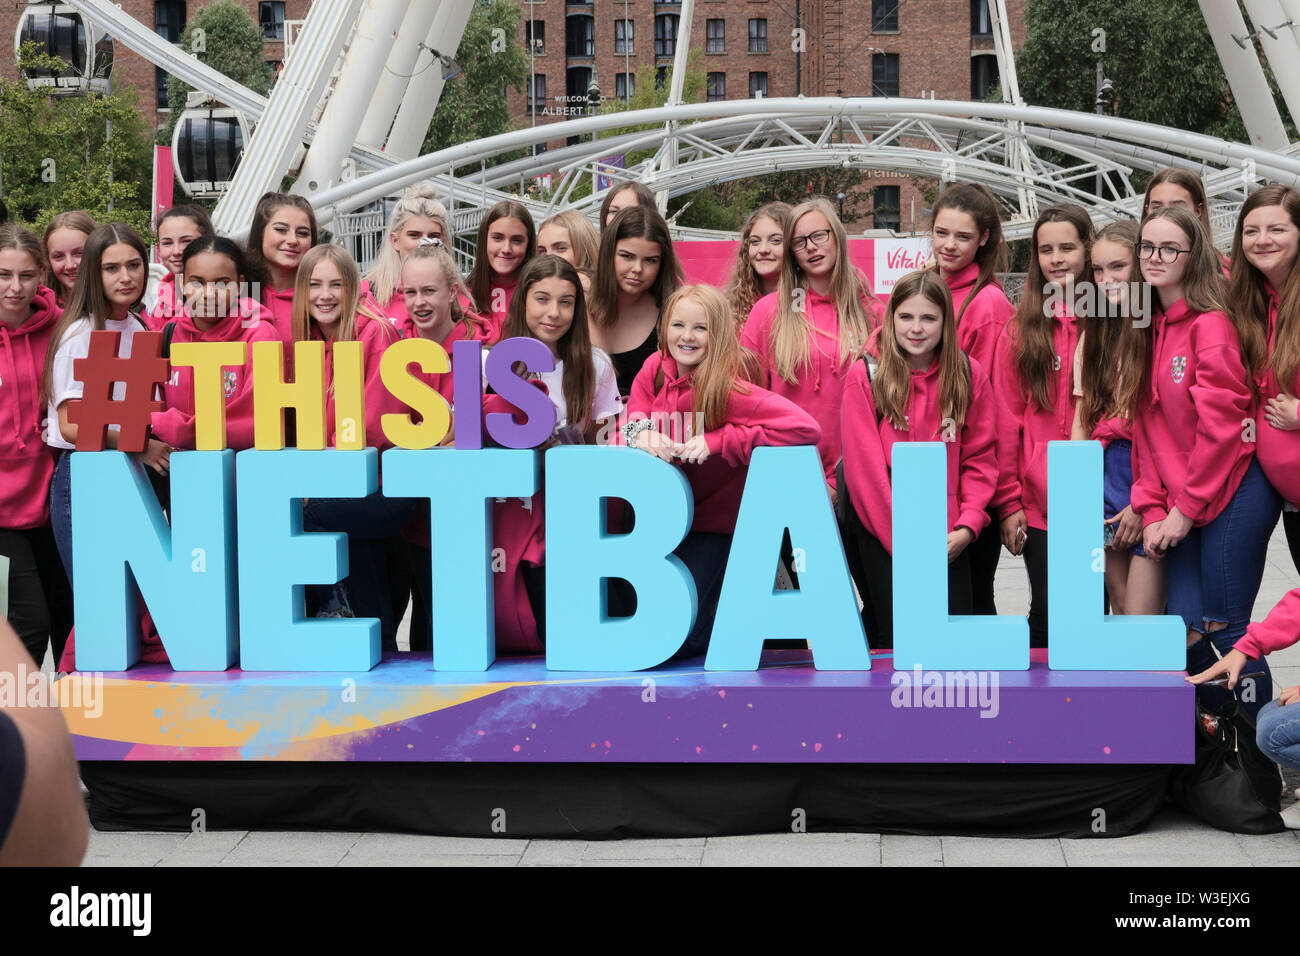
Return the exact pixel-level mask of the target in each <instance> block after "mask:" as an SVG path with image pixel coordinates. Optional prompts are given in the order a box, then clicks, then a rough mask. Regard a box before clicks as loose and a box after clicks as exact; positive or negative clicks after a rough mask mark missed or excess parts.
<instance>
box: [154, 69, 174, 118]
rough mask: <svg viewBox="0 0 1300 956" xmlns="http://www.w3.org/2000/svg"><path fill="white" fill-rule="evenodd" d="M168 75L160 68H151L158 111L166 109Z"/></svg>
mask: <svg viewBox="0 0 1300 956" xmlns="http://www.w3.org/2000/svg"><path fill="white" fill-rule="evenodd" d="M169 75H170V74H169V73H168V72H167V71H166V70H164V69H163V68H162V67H161V66H155V67H154V68H153V86H154V96H155V97H156V98H157V100H158V109H160V110H165V109H168V103H167V77H168V76H169Z"/></svg>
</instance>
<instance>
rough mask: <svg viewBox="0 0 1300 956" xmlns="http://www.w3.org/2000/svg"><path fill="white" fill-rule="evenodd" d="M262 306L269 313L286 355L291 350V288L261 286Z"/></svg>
mask: <svg viewBox="0 0 1300 956" xmlns="http://www.w3.org/2000/svg"><path fill="white" fill-rule="evenodd" d="M262 308H264V309H266V310H267V311H268V312H269V313H271V325H272V326H273V327H274V328H275V332H276V334H277V335H278V336H279V337H280V341H281V342H283V343H284V344H285V354H286V355H288V354H289V353H290V352H292V350H293V289H272V288H271V287H270V286H269V285H264V286H262Z"/></svg>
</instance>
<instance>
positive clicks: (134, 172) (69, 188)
mask: <svg viewBox="0 0 1300 956" xmlns="http://www.w3.org/2000/svg"><path fill="white" fill-rule="evenodd" d="M20 64H21V66H23V67H27V68H36V69H41V68H47V67H48V68H52V69H54V70H56V71H57V70H63V69H65V68H66V66H67V64H66V63H64V62H63V61H61V60H58V59H57V58H52V57H49V56H47V55H45V54H44V53H41V52H39V50H38V48H37V47H36V45H35V44H27V45H25V46H24V48H23V50H22V53H21V55H20ZM109 124H111V125H112V135H111V137H109V136H108V135H107V133H108V126H109ZM152 164H153V157H152V151H151V148H150V142H149V136H148V130H147V129H146V125H145V122H144V119H143V117H142V116H141V113H140V107H139V105H138V103H137V97H136V93H135V90H133V89H131V88H129V87H126V88H115V89H114V90H113V92H112V93H110V94H109V95H108V96H98V95H93V94H85V95H81V96H59V97H51V96H50V95H49V94H48V93H46V92H44V91H41V90H29V89H28V88H27V82H26V81H25V80H23V79H18V80H9V79H5V78H3V77H0V177H2V179H3V183H4V198H5V203H6V204H7V205H8V206H9V210H10V213H11V215H12V216H13V217H14V218H15V219H17V220H19V221H20V222H22V223H24V224H25V225H27V226H30V227H32V228H34V229H37V230H43V229H44V228H45V226H46V224H47V223H48V222H49V221H50V219H51V218H53V217H54V215H55V214H57V213H59V212H62V211H64V210H67V209H85V210H86V211H87V212H89V213H90V214H91V215H92V216H94V217H95V218H96V219H97V220H101V221H102V220H120V221H122V222H126V223H128V224H130V225H132V226H134V227H135V228H136V229H139V230H141V231H142V232H144V233H147V232H148V231H149V219H150V216H149V201H150V196H149V193H150V186H151V183H152V169H153V165H152ZM110 206H112V211H111V212H110V211H109V207H110Z"/></svg>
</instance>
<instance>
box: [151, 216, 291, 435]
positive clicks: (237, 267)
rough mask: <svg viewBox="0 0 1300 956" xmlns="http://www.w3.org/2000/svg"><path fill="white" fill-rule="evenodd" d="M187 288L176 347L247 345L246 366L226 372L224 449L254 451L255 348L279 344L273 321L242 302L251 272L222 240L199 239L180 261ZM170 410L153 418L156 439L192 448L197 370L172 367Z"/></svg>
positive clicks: (175, 323) (167, 392) (167, 393)
mask: <svg viewBox="0 0 1300 956" xmlns="http://www.w3.org/2000/svg"><path fill="white" fill-rule="evenodd" d="M181 269H182V274H183V275H184V282H185V284H184V286H183V288H182V298H181V300H180V302H179V303H178V308H177V310H176V312H177V316H176V318H174V319H170V320H168V321H167V322H165V323H163V326H162V331H163V332H164V333H165V332H166V327H167V326H168V325H170V326H172V339H171V344H172V347H173V348H175V346H176V345H178V344H182V343H186V342H243V343H244V344H245V345H246V346H247V350H246V357H245V363H244V364H243V365H238V366H236V365H232V366H228V367H226V368H224V369H222V376H221V378H222V390H223V394H224V397H225V405H226V447H227V448H231V449H234V450H235V451H242V450H244V449H245V448H252V447H253V343H254V342H278V341H279V336H277V335H276V333H275V327H274V326H273V325H272V324H271V323H270V321H269V318H270V315H269V313H267V312H266V311H265V310H264V309H263V308H262V307H261V306H260V305H258V304H257V303H256V302H254V301H253V300H252V299H244V298H240V293H241V291H242V290H243V288H244V286H245V276H246V275H247V270H248V266H247V265H246V264H245V262H244V254H243V252H242V251H241V250H240V248H239V246H237V245H236V244H235V243H234V242H232V241H231V240H229V239H227V238H225V237H224V236H213V235H207V236H200V237H199V238H197V239H195V240H193V241H192V242H191V243H189V245H188V246H187V248H186V249H185V252H184V254H183V256H182V265H181ZM163 401H164V403H165V405H166V408H165V409H164V410H163V411H161V412H155V413H154V414H153V433H154V434H155V435H157V436H158V437H159V438H160V439H161V440H162V441H164V442H166V443H167V444H168V445H170V446H171V447H172V448H174V449H175V448H193V447H194V444H195V436H194V370H193V369H192V368H187V367H184V366H179V365H173V366H172V374H171V378H170V379H169V380H168V382H167V385H166V386H165V387H164V388H163Z"/></svg>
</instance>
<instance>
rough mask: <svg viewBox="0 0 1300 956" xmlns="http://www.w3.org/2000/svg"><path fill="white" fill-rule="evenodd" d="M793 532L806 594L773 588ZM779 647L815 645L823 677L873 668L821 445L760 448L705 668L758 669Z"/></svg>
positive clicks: (748, 481)
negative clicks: (774, 643)
mask: <svg viewBox="0 0 1300 956" xmlns="http://www.w3.org/2000/svg"><path fill="white" fill-rule="evenodd" d="M786 528H789V529H790V540H791V542H792V544H793V545H794V549H795V555H796V559H797V560H796V565H797V567H798V569H799V570H798V574H799V589H798V590H797V591H777V590H776V589H775V588H774V586H773V582H774V577H775V571H776V564H777V559H778V558H779V557H780V554H781V539H782V537H783V536H784V534H785V529H786ZM779 638H795V639H797V638H806V639H807V640H808V646H809V647H810V648H811V649H812V653H813V663H814V664H815V666H817V667H818V668H821V669H822V670H845V671H860V670H870V669H871V656H870V654H869V653H868V651H867V640H866V635H864V634H863V632H862V617H861V615H860V614H859V613H858V605H857V602H856V601H855V600H854V598H853V582H852V580H851V579H850V578H849V568H848V564H847V562H846V561H845V560H844V548H843V546H842V545H841V544H840V535H839V531H838V530H837V529H836V527H835V515H834V514H833V513H832V512H831V503H830V498H829V497H828V496H827V494H826V479H825V477H824V475H823V473H822V466H821V462H820V460H819V459H818V457H817V449H816V448H813V447H811V446H802V447H796V448H756V449H754V455H753V458H752V459H751V460H750V463H749V476H748V477H747V478H746V479H745V494H744V497H743V498H741V501H740V515H739V517H738V518H737V519H736V534H735V537H734V538H733V539H732V542H731V554H730V555H729V556H728V558H727V575H726V577H725V578H724V579H723V582H722V596H721V597H720V598H719V600H718V614H717V617H716V618H715V619H714V622H713V637H712V639H711V640H710V642H709V654H708V657H707V658H705V663H704V666H705V667H706V668H707V669H708V670H711V671H741V670H754V669H755V668H756V667H758V661H759V656H760V655H761V654H762V651H763V641H764V640H769V639H779Z"/></svg>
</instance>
